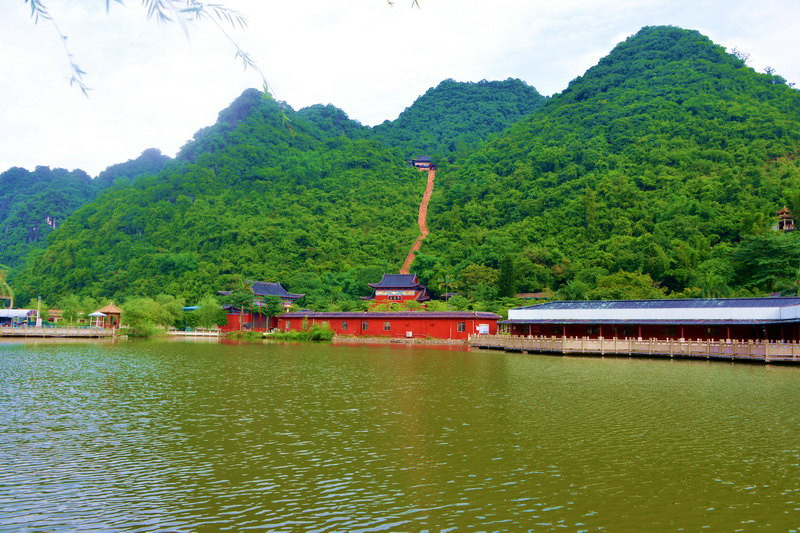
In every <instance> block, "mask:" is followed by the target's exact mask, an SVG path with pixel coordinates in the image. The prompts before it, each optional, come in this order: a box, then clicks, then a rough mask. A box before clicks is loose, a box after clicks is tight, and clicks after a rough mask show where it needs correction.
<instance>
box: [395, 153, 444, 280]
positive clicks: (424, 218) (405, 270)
mask: <svg viewBox="0 0 800 533" xmlns="http://www.w3.org/2000/svg"><path fill="white" fill-rule="evenodd" d="M435 177H436V170H434V169H432V168H431V169H428V184H427V186H426V187H425V194H423V195H422V202H420V204H419V214H418V215H417V223H418V224H419V232H420V236H419V237H417V240H416V241H414V244H413V245H412V246H411V250H410V251H409V252H408V255H407V256H406V260H405V262H404V263H403V267H402V268H401V269H400V274H409V273H410V270H411V263H413V262H414V259H415V258H416V257H417V255H416V254H417V250H419V249H420V247H421V246H422V241H423V240H425V237H427V236H428V204H429V203H430V201H431V194H432V193H433V181H434V178H435Z"/></svg>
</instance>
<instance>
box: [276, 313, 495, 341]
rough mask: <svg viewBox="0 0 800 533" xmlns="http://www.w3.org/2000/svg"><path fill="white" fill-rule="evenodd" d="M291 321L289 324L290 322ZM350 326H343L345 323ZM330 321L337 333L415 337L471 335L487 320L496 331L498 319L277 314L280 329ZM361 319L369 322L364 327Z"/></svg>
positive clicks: (447, 337)
mask: <svg viewBox="0 0 800 533" xmlns="http://www.w3.org/2000/svg"><path fill="white" fill-rule="evenodd" d="M287 322H288V324H287ZM345 322H346V323H347V327H344V323H345ZM386 322H388V323H389V330H388V331H387V330H385V329H384V323H386ZM459 322H461V323H463V324H464V330H465V331H458V329H459V328H458V324H459ZM322 323H327V324H328V326H329V327H330V328H331V329H332V330H333V331H334V332H335V333H336V334H337V335H352V336H358V337H362V336H363V337H404V338H406V337H408V335H407V332H408V331H410V332H411V333H412V337H417V338H425V337H432V338H436V339H467V338H468V337H469V336H470V335H475V334H477V333H478V329H477V328H478V324H488V325H489V333H490V334H492V335H494V334H496V333H497V320H496V319H490V318H475V317H470V318H450V317H448V318H442V317H424V316H423V317H399V318H394V317H383V316H381V317H370V316H368V315H365V316H359V317H357V318H342V317H335V318H327V317H309V318H295V317H292V318H288V319H287V318H283V317H280V316H279V317H278V329H280V330H281V331H289V330H303V329H307V328H308V327H310V326H311V325H313V324H322ZM362 323H366V325H367V327H366V329H364V328H363V327H362Z"/></svg>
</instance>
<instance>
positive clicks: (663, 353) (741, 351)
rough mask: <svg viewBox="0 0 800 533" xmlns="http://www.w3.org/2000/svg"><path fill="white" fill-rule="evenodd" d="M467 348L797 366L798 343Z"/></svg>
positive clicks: (492, 339) (488, 341)
mask: <svg viewBox="0 0 800 533" xmlns="http://www.w3.org/2000/svg"><path fill="white" fill-rule="evenodd" d="M469 345H470V346H472V347H475V348H483V349H490V350H504V351H507V352H527V353H544V354H561V355H587V356H619V357H670V358H687V359H716V360H725V361H753V362H761V363H787V364H800V344H798V343H797V342H771V341H737V340H690V339H684V340H664V339H638V338H626V339H616V338H613V339H602V338H600V339H590V338H586V337H516V336H511V335H476V336H473V337H470V339H469Z"/></svg>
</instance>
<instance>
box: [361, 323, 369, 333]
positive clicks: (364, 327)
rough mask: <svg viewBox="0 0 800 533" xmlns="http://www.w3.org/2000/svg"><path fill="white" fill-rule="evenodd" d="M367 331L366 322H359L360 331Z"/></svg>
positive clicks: (367, 324) (367, 325)
mask: <svg viewBox="0 0 800 533" xmlns="http://www.w3.org/2000/svg"><path fill="white" fill-rule="evenodd" d="M368 329H369V322H367V321H366V320H364V321H362V322H361V331H367V330H368Z"/></svg>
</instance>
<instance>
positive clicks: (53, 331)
mask: <svg viewBox="0 0 800 533" xmlns="http://www.w3.org/2000/svg"><path fill="white" fill-rule="evenodd" d="M113 336H114V330H112V329H105V328H96V327H88V326H86V327H81V326H73V327H67V326H64V327H36V326H14V327H10V326H0V337H73V338H80V337H113Z"/></svg>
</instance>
